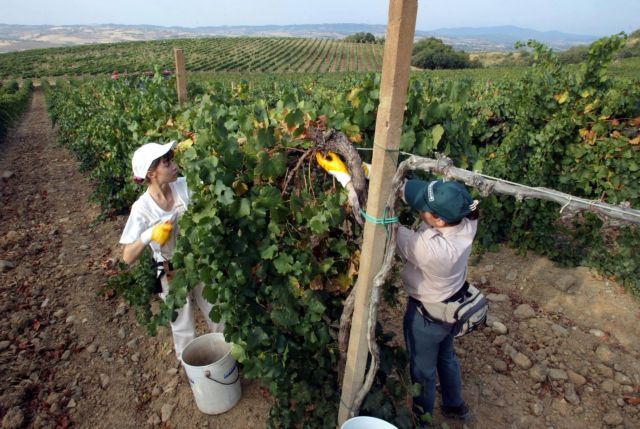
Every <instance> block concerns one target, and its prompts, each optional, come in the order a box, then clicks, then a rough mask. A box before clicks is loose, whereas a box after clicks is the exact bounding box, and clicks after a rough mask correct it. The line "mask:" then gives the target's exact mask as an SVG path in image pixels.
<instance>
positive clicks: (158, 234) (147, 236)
mask: <svg viewBox="0 0 640 429" xmlns="http://www.w3.org/2000/svg"><path fill="white" fill-rule="evenodd" d="M171 231H173V225H172V224H171V223H170V222H166V223H160V224H158V225H155V226H152V227H151V228H149V229H147V230H146V231H145V232H143V233H142V235H141V236H140V241H142V242H143V243H144V244H149V243H151V242H152V241H155V242H156V243H158V244H159V245H160V246H164V245H165V243H166V242H167V241H168V240H169V237H171Z"/></svg>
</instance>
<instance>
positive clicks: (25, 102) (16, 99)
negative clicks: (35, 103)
mask: <svg viewBox="0 0 640 429" xmlns="http://www.w3.org/2000/svg"><path fill="white" fill-rule="evenodd" d="M32 89H33V84H32V83H31V80H25V81H24V82H22V86H20V85H19V84H18V82H16V81H15V80H12V81H7V82H4V83H3V84H2V85H0V142H1V141H2V140H3V138H4V137H5V135H6V133H7V130H8V129H9V128H10V127H11V126H12V125H13V124H14V123H15V122H16V120H17V119H18V118H19V117H20V116H21V115H22V114H23V113H24V112H25V111H26V110H27V108H28V107H29V102H30V101H31V93H32Z"/></svg>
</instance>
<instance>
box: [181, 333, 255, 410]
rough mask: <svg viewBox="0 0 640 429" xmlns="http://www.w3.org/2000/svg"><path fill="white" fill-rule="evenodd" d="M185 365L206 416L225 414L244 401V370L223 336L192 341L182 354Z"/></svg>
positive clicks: (194, 394) (217, 335)
mask: <svg viewBox="0 0 640 429" xmlns="http://www.w3.org/2000/svg"><path fill="white" fill-rule="evenodd" d="M182 364H183V365H184V369H185V371H186V373H187V377H188V378H189V384H190V385H191V390H192V391H193V396H194V397H195V400H196V405H197V406H198V409H199V410H200V411H202V412H203V413H205V414H221V413H224V412H225V411H228V410H230V409H231V408H233V406H234V405H236V404H237V403H238V401H239V400H240V395H241V394H242V391H241V387H240V371H239V370H238V365H237V363H236V360H235V359H234V358H233V356H231V344H229V343H227V342H226V341H225V340H224V335H223V334H221V333H210V334H205V335H202V336H200V337H197V338H194V339H193V340H191V341H190V342H189V344H187V347H185V349H184V351H183V352H182Z"/></svg>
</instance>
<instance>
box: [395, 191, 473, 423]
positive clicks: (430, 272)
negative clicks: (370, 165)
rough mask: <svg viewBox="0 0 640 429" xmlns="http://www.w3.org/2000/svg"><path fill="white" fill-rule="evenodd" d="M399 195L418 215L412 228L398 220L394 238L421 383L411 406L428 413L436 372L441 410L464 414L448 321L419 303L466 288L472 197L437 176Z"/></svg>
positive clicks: (413, 362) (414, 369)
mask: <svg viewBox="0 0 640 429" xmlns="http://www.w3.org/2000/svg"><path fill="white" fill-rule="evenodd" d="M403 197H404V200H405V202H406V203H407V204H408V205H409V206H411V207H412V208H414V209H416V210H418V212H419V213H420V219H421V220H422V224H421V226H420V227H419V228H418V229H417V230H416V231H413V230H410V229H409V228H406V227H404V226H402V225H400V226H399V227H398V235H397V244H396V249H397V251H398V253H399V254H400V256H402V258H403V259H404V261H405V265H404V267H403V269H402V272H401V278H402V281H403V284H404V287H405V290H406V291H407V293H408V295H409V302H408V304H407V309H406V312H405V316H404V336H405V343H406V347H407V351H408V353H409V359H410V360H409V361H410V367H411V379H412V381H413V383H419V384H420V385H421V387H422V392H421V393H420V395H418V396H417V397H415V398H414V411H415V412H416V414H418V415H420V414H422V413H430V414H433V407H434V402H435V394H436V372H437V374H438V376H439V377H440V387H441V390H442V414H443V415H444V416H446V417H452V418H457V419H461V420H468V419H470V418H471V417H472V415H473V413H472V412H471V410H470V409H469V408H468V407H467V405H466V404H465V403H464V401H463V399H462V377H461V372H460V364H459V362H458V358H457V357H456V352H455V349H454V347H453V339H454V335H453V333H452V330H451V327H448V326H445V325H443V324H440V323H438V321H434V320H433V319H430V318H429V317H428V316H426V315H425V314H424V306H423V303H424V304H428V303H438V302H453V301H455V300H458V299H459V298H460V297H462V295H463V294H465V292H466V291H467V289H468V288H469V284H468V283H467V281H466V277H467V261H468V259H469V255H470V254H471V246H472V244H473V239H474V237H475V235H476V230H477V228H478V221H477V219H478V211H477V201H474V200H473V199H472V198H471V196H470V195H469V192H468V191H467V189H466V188H465V187H464V186H463V185H461V184H460V183H458V182H454V181H446V182H445V181H442V180H434V181H431V182H425V181H422V180H408V181H407V182H406V183H405V186H404V190H403Z"/></svg>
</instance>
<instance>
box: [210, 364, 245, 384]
mask: <svg viewBox="0 0 640 429" xmlns="http://www.w3.org/2000/svg"><path fill="white" fill-rule="evenodd" d="M231 371H232V372H233V371H236V379H235V380H233V381H232V382H231V383H225V382H223V381H218V380H216V379H215V378H213V377H211V371H209V370H206V371H205V372H204V376H205V377H206V378H208V379H209V380H211V381H215V382H216V383H218V384H222V385H223V386H231V385H232V384H236V383H237V382H238V379H239V378H240V371H238V363H237V362H236V364H235V365H233V368H232V369H231Z"/></svg>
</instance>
